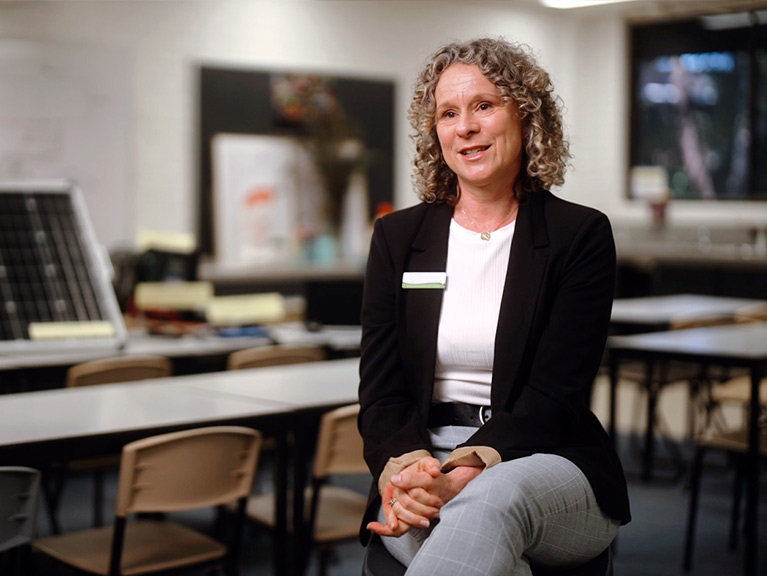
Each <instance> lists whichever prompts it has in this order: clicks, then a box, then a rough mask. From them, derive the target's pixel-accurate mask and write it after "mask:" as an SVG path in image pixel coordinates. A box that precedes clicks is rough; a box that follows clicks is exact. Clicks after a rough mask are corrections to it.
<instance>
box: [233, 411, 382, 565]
mask: <svg viewBox="0 0 767 576" xmlns="http://www.w3.org/2000/svg"><path fill="white" fill-rule="evenodd" d="M358 414H359V405H358V404H353V405H350V406H344V407H342V408H337V409H335V410H332V411H330V412H327V413H325V414H323V416H322V419H321V421H320V429H319V438H318V440H317V448H316V452H315V456H314V464H313V469H312V478H311V484H310V486H309V487H308V488H307V489H306V493H305V501H306V512H307V515H306V523H307V524H306V535H307V538H310V546H311V548H313V549H315V550H317V551H318V552H319V564H318V565H319V574H320V575H324V574H326V573H327V567H328V564H329V560H330V558H331V553H332V550H333V547H334V546H336V545H337V544H340V543H342V542H347V541H353V540H356V539H357V537H358V535H359V528H360V522H362V517H363V515H364V513H365V507H366V505H367V494H362V493H360V492H357V491H355V490H352V489H350V488H345V487H343V486H339V485H337V484H332V483H331V480H333V479H338V478H339V476H341V475H348V474H353V475H359V474H369V470H368V467H367V464H366V463H365V461H364V459H363V457H362V437H361V436H360V434H359V432H358V430H357V415H358ZM247 516H248V518H249V519H250V520H251V521H253V522H255V523H256V524H258V525H261V526H265V527H268V528H272V527H274V497H273V495H271V494H256V495H253V496H251V497H250V498H249V500H248V506H247ZM291 529H292V532H293V534H294V536H295V535H296V532H297V531H296V530H295V529H294V527H291ZM297 537H300V535H299V536H297ZM297 560H298V561H303V559H297Z"/></svg>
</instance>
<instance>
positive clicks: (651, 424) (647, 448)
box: [642, 360, 658, 482]
mask: <svg viewBox="0 0 767 576" xmlns="http://www.w3.org/2000/svg"><path fill="white" fill-rule="evenodd" d="M654 372H655V364H654V362H653V361H652V360H648V361H647V379H646V381H645V389H646V390H647V428H646V429H645V435H644V458H643V460H642V477H643V478H644V480H646V481H648V482H649V481H650V480H652V473H653V460H654V458H655V411H656V410H657V409H658V391H657V390H656V388H655V385H654V383H653V373H654Z"/></svg>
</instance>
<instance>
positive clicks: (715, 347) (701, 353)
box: [607, 322, 767, 576]
mask: <svg viewBox="0 0 767 576" xmlns="http://www.w3.org/2000/svg"><path fill="white" fill-rule="evenodd" d="M607 350H608V353H609V358H610V421H609V431H610V435H611V436H612V438H613V439H615V412H616V410H615V404H616V393H617V386H618V378H619V371H620V362H621V360H623V359H625V358H635V359H639V360H642V361H644V362H645V363H646V365H647V371H648V374H649V373H651V371H652V369H653V363H654V362H657V361H665V360H682V361H686V362H692V363H697V364H699V365H700V366H702V367H705V366H708V365H719V366H734V367H742V368H746V369H748V370H749V372H750V375H751V406H750V416H749V423H748V425H749V433H748V439H749V440H748V441H749V448H748V455H747V462H748V465H747V479H746V535H745V551H744V573H745V574H746V576H753V575H755V574H756V569H757V566H758V549H757V519H758V511H759V506H758V503H759V421H758V419H759V383H760V381H761V380H762V378H764V377H765V374H767V322H755V323H747V324H730V325H724V326H711V327H704V328H690V329H685V330H670V331H663V332H650V333H643V334H633V335H626V336H611V337H609V338H608V341H607ZM645 457H648V455H647V454H645ZM649 457H652V455H651V454H650V455H649Z"/></svg>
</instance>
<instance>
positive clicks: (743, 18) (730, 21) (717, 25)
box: [700, 10, 767, 30]
mask: <svg viewBox="0 0 767 576" xmlns="http://www.w3.org/2000/svg"><path fill="white" fill-rule="evenodd" d="M700 20H701V23H702V24H703V27H704V28H706V29H707V30H729V29H732V28H748V27H750V26H754V25H757V24H765V23H767V10H755V11H753V12H734V13H731V14H714V15H712V16H701V17H700Z"/></svg>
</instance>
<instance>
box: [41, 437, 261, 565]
mask: <svg viewBox="0 0 767 576" xmlns="http://www.w3.org/2000/svg"><path fill="white" fill-rule="evenodd" d="M260 444H261V434H260V433H259V432H258V431H256V430H252V429H250V428H243V427H239V426H217V427H209V428H197V429H192V430H185V431H181V432H172V433H169V434H162V435H159V436H153V437H150V438H145V439H143V440H138V441H135V442H131V443H130V444H127V445H126V446H125V447H124V448H123V451H122V458H121V461H120V477H119V484H118V493H117V504H116V507H115V508H116V514H115V521H114V525H113V526H110V527H103V528H90V529H87V530H82V531H78V532H72V533H68V534H63V535H57V536H50V537H46V538H40V539H38V540H35V541H34V542H33V543H32V547H33V549H34V550H35V551H36V552H39V553H40V554H42V555H44V556H45V557H48V558H51V559H53V560H54V561H55V562H57V563H60V564H64V565H66V566H68V567H70V568H73V569H75V570H76V571H78V572H84V573H88V574H97V575H103V576H118V575H126V576H127V575H141V574H153V573H158V572H163V571H168V570H179V569H182V568H190V567H195V568H199V567H201V566H209V565H219V566H222V567H223V568H224V570H225V572H226V574H228V575H236V574H238V573H239V556H240V540H241V536H242V529H243V523H244V513H245V503H246V500H247V497H248V495H249V494H250V491H251V489H252V484H253V477H254V474H255V470H256V465H257V461H258V454H259V448H260ZM235 501H236V502H237V514H236V517H235V522H234V528H233V530H232V531H231V534H232V536H231V538H230V541H229V543H228V544H225V543H223V542H221V541H219V540H217V539H214V538H211V537H210V536H207V535H205V534H203V533H201V532H199V531H197V530H194V529H191V528H188V527H186V526H183V525H182V524H179V523H177V522H173V521H170V520H164V519H163V520H158V519H142V518H137V519H134V518H131V519H130V521H129V515H132V514H139V515H140V514H157V513H173V512H182V511H188V510H196V509H202V508H208V507H216V506H223V505H227V504H230V503H232V502H235ZM46 573H47V571H46Z"/></svg>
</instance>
